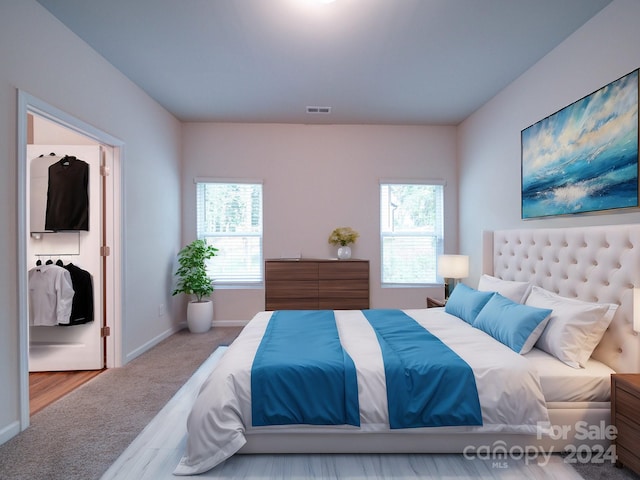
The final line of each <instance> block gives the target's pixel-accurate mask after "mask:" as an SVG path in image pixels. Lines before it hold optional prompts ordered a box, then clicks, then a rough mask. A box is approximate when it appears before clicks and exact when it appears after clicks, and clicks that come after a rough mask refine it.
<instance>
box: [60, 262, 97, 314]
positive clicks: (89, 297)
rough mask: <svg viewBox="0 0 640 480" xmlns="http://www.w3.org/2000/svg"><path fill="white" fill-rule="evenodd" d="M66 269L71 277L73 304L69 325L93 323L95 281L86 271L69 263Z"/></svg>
mask: <svg viewBox="0 0 640 480" xmlns="http://www.w3.org/2000/svg"><path fill="white" fill-rule="evenodd" d="M64 268H65V269H66V270H67V271H68V272H69V274H70V275H71V284H72V285H73V291H74V292H75V294H74V295H73V303H72V305H71V318H70V321H69V323H68V325H81V324H83V323H89V322H92V321H93V279H92V278H91V274H90V273H89V272H87V271H86V270H83V269H82V268H80V267H78V266H76V265H74V264H73V263H69V264H67V265H65V266H64Z"/></svg>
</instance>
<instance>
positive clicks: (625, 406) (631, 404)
mask: <svg viewBox="0 0 640 480" xmlns="http://www.w3.org/2000/svg"><path fill="white" fill-rule="evenodd" d="M615 395H616V417H620V416H622V417H625V419H626V421H628V422H631V423H633V424H634V426H635V428H637V429H638V430H640V424H639V423H638V415H640V398H639V397H638V396H636V395H634V394H633V393H631V392H629V391H627V389H625V388H624V386H623V385H620V384H617V388H616V394H615ZM639 445H640V443H639Z"/></svg>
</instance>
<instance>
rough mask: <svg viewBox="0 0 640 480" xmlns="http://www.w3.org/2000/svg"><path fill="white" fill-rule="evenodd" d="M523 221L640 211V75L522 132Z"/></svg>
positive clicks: (626, 78)
mask: <svg viewBox="0 0 640 480" xmlns="http://www.w3.org/2000/svg"><path fill="white" fill-rule="evenodd" d="M521 147H522V152H521V154H522V218H523V219H529V218H538V217H546V216H551V215H567V214H577V213H588V212H598V211H603V210H612V209H620V208H631V207H638V206H639V204H638V70H635V71H633V72H631V73H629V74H627V75H625V76H624V77H622V78H619V79H618V80H616V81H614V82H611V83H610V84H608V85H607V86H605V87H602V88H601V89H599V90H597V91H595V92H593V93H592V94H590V95H588V96H586V97H584V98H582V99H580V100H578V101H576V102H574V103H572V104H571V105H569V106H567V107H565V108H563V109H562V110H560V111H558V112H556V113H554V114H553V115H550V116H548V117H547V118H545V119H543V120H540V121H539V122H537V123H534V124H533V125H531V126H530V127H528V128H526V129H524V130H522V132H521Z"/></svg>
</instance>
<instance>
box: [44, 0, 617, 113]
mask: <svg viewBox="0 0 640 480" xmlns="http://www.w3.org/2000/svg"><path fill="white" fill-rule="evenodd" d="M38 1H39V3H40V4H42V5H43V6H44V7H45V8H47V9H48V10H49V11H51V13H53V14H54V15H55V16H56V17H58V18H59V19H60V20H61V21H62V22H63V23H64V24H66V25H67V26H68V27H69V28H70V29H71V30H73V31H74V32H75V33H76V34H77V35H78V36H79V37H81V38H82V39H84V40H85V41H86V42H87V43H88V44H89V45H91V46H92V47H93V48H94V49H95V50H96V51H98V52H99V53H100V54H101V55H103V56H104V57H105V58H106V59H107V60H108V61H109V62H111V63H112V64H113V65H114V66H115V67H116V68H118V69H119V70H120V71H122V72H123V73H124V74H125V75H126V76H127V77H129V78H130V79H131V80H132V81H133V82H135V83H136V84H137V85H139V86H140V87H141V88H142V89H143V90H145V91H146V92H147V93H148V94H149V95H150V96H151V97H153V98H154V99H155V100H157V101H158V102H159V103H160V104H162V105H163V106H164V107H165V108H166V109H167V110H169V111H170V112H172V113H173V114H174V115H175V116H176V117H178V118H179V119H180V120H183V121H224V122H281V123H359V124H371V123H377V124H458V123H459V122H461V121H462V120H464V119H465V118H466V117H467V116H469V115H470V114H471V113H473V112H474V111H475V110H476V109H478V108H479V107H480V106H481V105H483V104H484V103H485V102H487V101H488V100H489V99H491V98H492V97H493V96H494V95H495V94H496V93H498V92H499V91H500V90H501V89H503V88H504V87H505V86H507V85H508V84H509V83H510V82H512V81H513V80H515V79H516V78H517V77H518V76H519V75H521V74H522V73H523V72H525V71H526V70H527V69H528V68H529V67H531V66H532V65H533V64H535V63H536V62H537V61H538V60H540V58H542V57H543V56H544V55H545V54H547V53H548V52H549V51H551V50H552V49H553V48H554V47H555V46H557V45H558V44H559V43H561V42H562V41H563V40H564V39H566V38H567V37H568V36H569V35H570V34H571V33H572V32H574V31H575V30H576V29H578V28H579V27H580V26H581V25H583V24H584V23H585V22H586V21H588V20H589V19H590V18H591V17H593V16H594V15H595V14H596V13H597V12H599V11H600V10H601V9H602V8H603V7H605V6H606V5H607V4H609V3H610V2H611V0H336V1H335V2H334V3H329V4H319V3H318V2H315V3H314V2H313V0H38ZM307 106H323V107H324V106H329V107H331V113H330V114H328V115H326V114H325V115H322V114H315V115H310V114H308V113H306V107H307Z"/></svg>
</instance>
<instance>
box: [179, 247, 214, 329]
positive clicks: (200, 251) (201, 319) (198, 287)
mask: <svg viewBox="0 0 640 480" xmlns="http://www.w3.org/2000/svg"><path fill="white" fill-rule="evenodd" d="M217 252H218V249H217V248H215V247H212V246H211V245H207V243H206V242H205V241H204V240H202V239H198V240H194V241H193V242H191V243H190V244H189V245H187V246H186V247H184V248H183V249H182V250H180V251H179V252H178V269H177V270H176V276H177V277H178V282H177V283H176V288H175V289H174V291H173V295H177V294H179V293H185V294H187V295H193V296H194V297H195V300H192V301H190V302H189V304H188V306H187V325H188V327H189V330H191V331H192V332H195V333H199V332H206V331H207V330H209V328H211V322H212V320H213V302H212V301H211V300H210V299H203V298H204V297H208V296H209V295H211V293H213V282H212V281H211V279H210V278H209V276H208V275H207V268H206V263H205V262H206V261H207V260H208V259H210V258H212V257H215V256H216V253H217Z"/></svg>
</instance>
